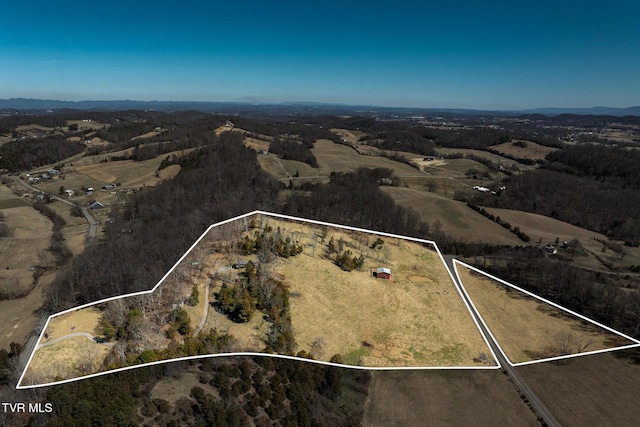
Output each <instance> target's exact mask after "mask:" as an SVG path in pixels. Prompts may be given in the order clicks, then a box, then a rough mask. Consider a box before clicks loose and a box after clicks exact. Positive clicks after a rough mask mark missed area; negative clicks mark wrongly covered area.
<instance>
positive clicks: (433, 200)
mask: <svg viewBox="0 0 640 427" xmlns="http://www.w3.org/2000/svg"><path fill="white" fill-rule="evenodd" d="M381 189H382V191H384V192H385V193H387V194H388V195H390V196H391V197H392V198H393V200H394V201H395V202H396V203H398V204H399V205H401V206H404V207H405V208H411V209H413V210H415V211H416V212H417V213H418V214H419V215H420V218H421V219H422V220H423V221H425V222H427V223H429V225H430V226H431V227H432V228H433V227H434V224H435V223H436V221H437V222H439V223H440V227H441V230H442V231H444V232H445V233H447V234H450V235H452V236H454V237H456V238H459V239H465V240H466V241H468V242H474V241H479V242H490V243H495V244H505V245H519V244H521V242H520V240H519V239H518V238H517V237H516V236H515V235H514V234H513V233H511V232H510V231H508V230H507V229H505V228H504V227H501V226H500V225H498V224H496V223H495V222H493V221H491V220H489V219H488V218H485V217H484V216H482V215H480V214H479V213H477V212H476V211H474V210H473V209H470V208H469V207H468V206H467V205H466V204H465V203H464V202H460V201H457V200H451V199H449V198H446V197H444V196H441V195H439V194H435V193H430V192H427V191H423V190H417V189H413V188H404V187H381Z"/></svg>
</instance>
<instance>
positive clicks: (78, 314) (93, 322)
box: [41, 307, 102, 343]
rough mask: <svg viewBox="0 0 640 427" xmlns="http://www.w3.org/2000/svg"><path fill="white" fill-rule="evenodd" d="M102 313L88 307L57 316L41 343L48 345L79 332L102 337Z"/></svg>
mask: <svg viewBox="0 0 640 427" xmlns="http://www.w3.org/2000/svg"><path fill="white" fill-rule="evenodd" d="M101 317H102V313H101V312H100V310H98V309H97V308H96V307H87V308H83V309H80V310H74V311H72V312H70V313H65V314H62V315H60V316H56V317H54V318H52V319H51V320H50V321H49V324H48V325H47V330H46V331H45V333H46V334H47V337H46V338H45V337H44V336H43V337H42V338H43V339H42V341H41V343H47V342H50V341H53V340H55V339H57V338H60V337H63V336H65V335H68V334H73V333H77V332H86V333H88V334H90V335H101V331H100V319H101Z"/></svg>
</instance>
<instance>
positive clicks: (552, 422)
mask: <svg viewBox="0 0 640 427" xmlns="http://www.w3.org/2000/svg"><path fill="white" fill-rule="evenodd" d="M453 259H454V257H452V256H450V255H445V256H444V260H445V262H446V263H447V266H448V267H449V269H450V270H451V273H452V274H453V277H454V279H455V280H456V282H457V284H458V286H460V283H459V282H458V279H457V277H456V275H455V269H454V268H453ZM462 297H463V298H464V300H465V301H466V302H467V304H469V307H471V311H472V313H473V317H474V318H475V319H476V321H477V322H478V325H479V326H480V329H482V332H483V333H484V334H485V336H486V337H487V340H488V341H489V345H490V346H491V349H492V350H493V352H494V353H495V355H496V357H497V358H498V361H499V362H500V365H502V368H503V369H504V370H505V371H506V372H507V374H508V375H509V377H511V380H512V381H513V383H514V384H515V385H516V387H517V388H518V390H520V393H522V394H523V395H524V396H525V397H526V398H527V400H528V401H529V403H530V404H531V406H532V407H533V409H534V411H535V412H536V414H538V416H539V417H540V418H542V419H543V420H544V421H545V422H546V423H547V425H548V426H554V427H559V426H560V424H559V423H558V421H556V419H555V418H554V417H553V415H552V414H551V412H550V411H549V410H548V409H547V407H546V406H544V404H543V403H542V401H541V400H540V399H539V398H538V396H536V395H535V393H534V392H533V390H531V389H530V388H529V386H528V385H527V383H526V382H525V381H524V379H523V378H522V377H521V376H520V374H518V372H517V371H516V370H515V368H514V367H513V366H512V365H511V364H510V363H509V362H508V361H507V359H506V358H505V357H504V355H503V354H502V352H501V351H500V349H499V348H498V344H497V343H496V342H495V341H494V339H493V338H492V337H491V335H489V331H488V330H487V329H486V328H485V326H484V325H483V324H482V322H481V321H480V317H479V315H478V313H476V311H475V310H473V307H472V306H471V301H469V298H467V296H466V295H465V294H464V293H462Z"/></svg>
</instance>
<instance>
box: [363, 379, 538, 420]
mask: <svg viewBox="0 0 640 427" xmlns="http://www.w3.org/2000/svg"><path fill="white" fill-rule="evenodd" d="M371 375H372V377H371V386H370V388H369V397H368V400H367V405H366V408H365V417H364V418H365V419H364V425H365V426H367V427H376V426H391V425H392V426H416V427H422V426H424V425H429V426H440V425H441V426H452V425H458V426H471V425H475V426H484V425H487V426H489V425H511V426H516V425H517V426H538V425H539V423H538V422H537V420H536V416H535V415H534V413H533V412H532V411H531V410H530V409H529V407H528V406H527V405H526V404H525V403H524V402H523V401H522V399H520V396H519V395H518V393H517V391H516V390H515V388H514V387H513V385H512V384H511V383H510V381H509V379H508V377H507V376H506V375H504V374H502V372H500V371H499V370H495V371H410V372H407V371H399V372H393V371H389V372H372V374H371Z"/></svg>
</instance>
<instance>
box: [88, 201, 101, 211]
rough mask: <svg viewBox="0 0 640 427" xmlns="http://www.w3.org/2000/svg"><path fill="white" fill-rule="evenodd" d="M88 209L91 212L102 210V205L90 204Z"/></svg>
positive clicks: (97, 203)
mask: <svg viewBox="0 0 640 427" xmlns="http://www.w3.org/2000/svg"><path fill="white" fill-rule="evenodd" d="M89 209H91V210H96V209H104V205H103V204H102V203H100V202H93V203H91V205H89Z"/></svg>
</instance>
